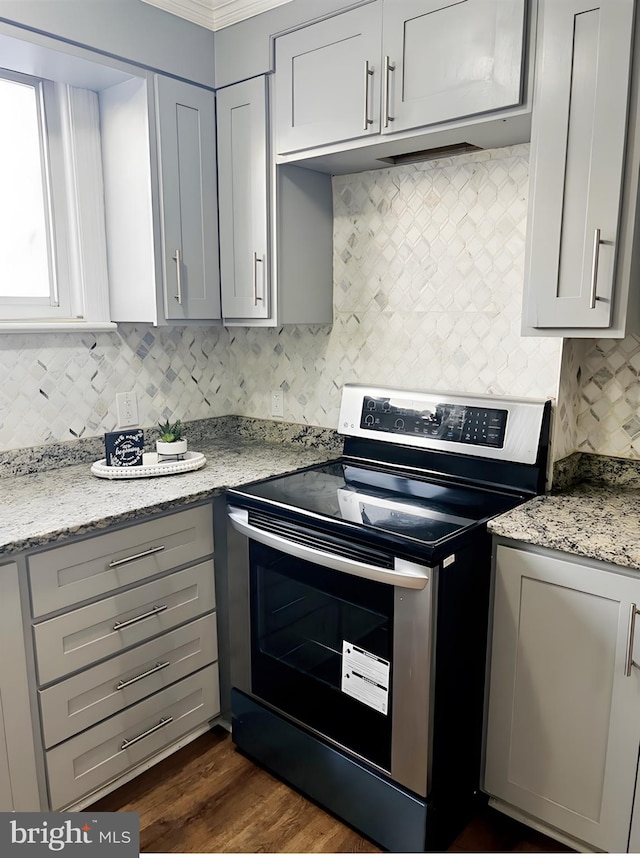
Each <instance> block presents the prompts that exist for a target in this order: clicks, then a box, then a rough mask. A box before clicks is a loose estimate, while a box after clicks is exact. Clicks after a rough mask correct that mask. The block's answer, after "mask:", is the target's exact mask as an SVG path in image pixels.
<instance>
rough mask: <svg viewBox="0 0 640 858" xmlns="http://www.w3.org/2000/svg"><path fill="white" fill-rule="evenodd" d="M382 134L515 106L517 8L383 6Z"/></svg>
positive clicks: (453, 1)
mask: <svg viewBox="0 0 640 858" xmlns="http://www.w3.org/2000/svg"><path fill="white" fill-rule="evenodd" d="M383 8H384V14H383V22H382V32H383V34H384V38H383V46H384V59H383V84H382V85H383V104H382V131H383V133H389V132H394V131H402V130H405V129H408V128H417V127H420V126H426V125H432V124H434V123H438V122H447V121H448V120H451V119H457V118H459V117H463V116H470V115H472V114H476V113H484V112H486V111H490V110H497V109H500V108H505V107H510V106H513V105H516V104H519V103H520V101H521V98H522V86H523V46H524V34H525V26H524V24H525V14H524V13H525V0H510V2H508V3H505V2H504V0H391V2H389V0H385V2H384V6H383Z"/></svg>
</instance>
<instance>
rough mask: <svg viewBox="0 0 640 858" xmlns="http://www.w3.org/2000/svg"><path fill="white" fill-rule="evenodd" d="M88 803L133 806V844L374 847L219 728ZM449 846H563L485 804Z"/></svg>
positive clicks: (210, 849)
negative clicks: (136, 829)
mask: <svg viewBox="0 0 640 858" xmlns="http://www.w3.org/2000/svg"><path fill="white" fill-rule="evenodd" d="M91 809H92V810H94V811H135V812H137V813H139V814H140V851H141V852H172V853H226V852H236V853H237V852H243V853H259V852H271V853H273V852H277V853H295V852H303V853H310V852H314V853H315V852H318V853H319V852H324V853H344V852H368V853H376V852H377V853H379V852H381V850H380V849H379V848H378V847H377V846H375V845H374V844H373V843H370V842H369V841H368V840H366V839H365V838H364V837H362V836H360V835H359V834H357V833H356V832H354V831H352V830H351V829H350V828H348V827H347V826H346V825H344V824H342V823H341V822H339V821H338V820H337V819H334V817H332V816H331V815H329V814H328V813H325V811H323V810H321V809H320V808H319V807H317V806H316V805H315V804H313V803H312V802H310V801H308V800H307V799H305V798H303V797H302V796H301V795H299V794H298V793H296V792H295V791H294V790H292V789H290V788H289V787H287V786H285V784H283V783H281V782H280V781H278V780H277V779H275V778H273V777H272V776H271V775H269V774H268V773H267V772H265V771H263V770H262V769H260V768H259V767H258V766H256V765H254V764H253V763H251V762H250V761H249V760H247V759H246V758H245V757H243V756H242V754H240V753H238V752H237V751H236V750H235V748H234V745H233V743H232V741H231V737H230V736H229V734H228V733H227V732H225V731H224V730H223V729H221V728H214V729H213V730H212V731H211V732H209V733H207V734H205V735H204V736H201V737H200V738H199V739H196V740H195V741H194V742H192V743H191V744H190V745H187V747H185V748H182V749H181V750H180V751H178V752H177V753H175V754H173V755H172V756H171V757H168V758H167V759H166V760H163V761H162V762H160V763H158V764H157V765H156V766H154V767H153V768H151V769H149V770H148V771H147V772H144V773H143V774H141V775H139V776H138V777H137V778H135V779H134V780H132V781H130V782H129V783H128V784H125V785H124V786H122V787H120V788H119V789H117V790H115V791H114V792H113V793H111V794H110V795H108V796H106V797H105V798H103V799H100V800H99V801H97V802H96V803H95V804H93V805H92V807H91ZM449 851H451V852H537V853H544V852H569V851H571V850H569V849H567V848H566V847H564V846H562V845H561V844H559V843H556V842H555V841H553V840H550V839H549V838H547V837H544V836H543V835H540V834H538V833H537V832H535V831H533V830H531V829H530V828H528V827H526V826H524V825H521V824H519V823H517V822H514V821H513V820H510V819H507V818H506V817H504V816H503V815H502V814H499V813H497V812H495V811H492V810H491V809H487V810H485V811H483V813H482V814H480V815H479V816H478V817H477V818H476V819H474V820H473V821H472V822H471V823H470V824H469V825H468V826H467V828H466V829H465V830H464V831H463V832H462V834H461V835H460V837H458V839H457V840H456V841H455V843H453V845H452V846H451V847H450V849H449Z"/></svg>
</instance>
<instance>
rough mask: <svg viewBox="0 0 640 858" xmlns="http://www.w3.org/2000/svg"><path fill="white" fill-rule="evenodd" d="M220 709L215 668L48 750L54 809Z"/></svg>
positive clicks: (167, 743)
mask: <svg viewBox="0 0 640 858" xmlns="http://www.w3.org/2000/svg"><path fill="white" fill-rule="evenodd" d="M219 709H220V693H219V688H218V670H217V667H216V666H215V665H210V666H209V667H205V668H203V669H202V670H200V671H198V673H195V674H193V675H192V676H189V677H187V679H183V680H181V681H180V682H177V683H175V684H173V685H170V686H168V687H167V688H165V689H164V690H163V691H159V692H158V693H157V694H155V695H154V696H153V697H148V698H147V699H146V700H143V701H142V702H141V703H137V704H136V705H135V706H132V707H131V708H130V709H126V710H124V711H122V712H120V713H118V714H117V715H114V716H113V717H112V718H109V719H108V720H107V721H103V722H102V723H100V724H97V725H96V726H95V727H92V728H91V729H90V730H86V731H85V732H84V733H80V734H79V735H78V736H75V737H74V738H73V739H70V740H69V741H68V742H65V743H64V744H63V745H58V747H56V748H53V749H52V750H50V751H47V754H46V759H47V771H48V776H49V795H50V798H51V809H52V810H60V809H61V808H64V807H67V806H69V805H70V804H71V803H72V802H74V801H75V800H76V799H77V798H78V797H79V796H82V795H86V794H87V793H91V792H92V791H93V790H95V789H97V788H98V787H100V786H102V785H103V784H105V783H108V782H109V781H112V780H114V779H115V778H117V777H119V776H121V775H122V774H123V773H124V772H126V771H127V770H129V769H131V767H132V766H134V765H136V764H137V763H140V762H142V761H143V760H145V759H147V758H148V757H149V756H150V755H152V754H153V753H156V752H158V751H160V750H161V749H162V748H165V747H166V746H167V745H169V744H170V743H171V742H175V741H176V740H177V739H179V738H180V737H181V736H184V735H185V733H188V732H189V731H190V730H193V729H194V728H195V727H198V726H199V725H200V724H202V723H203V722H206V721H207V720H208V719H210V718H211V717H212V715H213V714H215V713H217V712H218V711H219Z"/></svg>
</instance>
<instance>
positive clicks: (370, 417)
mask: <svg viewBox="0 0 640 858" xmlns="http://www.w3.org/2000/svg"><path fill="white" fill-rule="evenodd" d="M364 422H365V426H373V424H374V423H375V419H374V416H373V414H367V416H366V417H365V418H364Z"/></svg>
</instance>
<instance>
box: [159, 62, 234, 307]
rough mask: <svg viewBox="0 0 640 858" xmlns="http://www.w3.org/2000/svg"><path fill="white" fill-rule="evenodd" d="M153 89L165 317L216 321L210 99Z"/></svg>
mask: <svg viewBox="0 0 640 858" xmlns="http://www.w3.org/2000/svg"><path fill="white" fill-rule="evenodd" d="M155 83H156V111H157V127H158V157H159V159H160V164H159V175H160V201H161V230H162V269H163V281H164V309H165V316H166V318H167V319H170V320H176V321H178V320H186V319H219V318H220V281H219V273H218V215H217V199H216V131H215V96H214V94H213V92H210V91H209V90H206V89H202V88H200V87H197V86H193V85H192V84H187V83H184V82H182V81H178V80H173V79H172V78H165V77H161V76H159V75H156V78H155Z"/></svg>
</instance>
